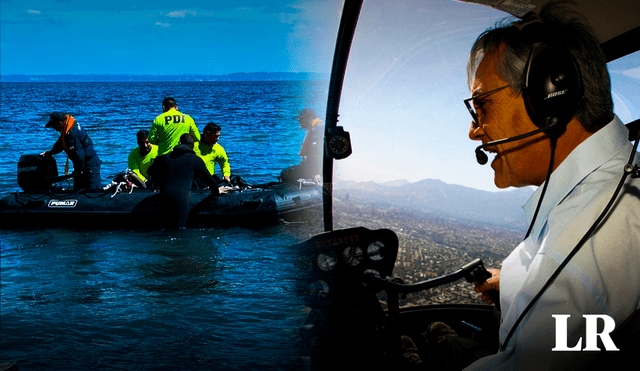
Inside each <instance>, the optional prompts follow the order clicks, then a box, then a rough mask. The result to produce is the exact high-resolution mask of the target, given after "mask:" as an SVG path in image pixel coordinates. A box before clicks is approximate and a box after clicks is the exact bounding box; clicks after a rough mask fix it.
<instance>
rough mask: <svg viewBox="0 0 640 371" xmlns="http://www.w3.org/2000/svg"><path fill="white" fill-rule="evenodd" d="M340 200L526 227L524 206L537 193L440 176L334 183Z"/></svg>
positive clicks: (335, 191) (528, 189)
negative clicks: (460, 182)
mask: <svg viewBox="0 0 640 371" xmlns="http://www.w3.org/2000/svg"><path fill="white" fill-rule="evenodd" d="M334 187H335V189H334V196H335V197H337V198H338V200H340V201H346V202H348V201H354V202H356V201H357V202H359V203H363V202H365V203H369V202H370V203H372V204H374V205H378V206H382V207H395V208H398V209H404V210H409V211H415V212H427V213H431V214H436V215H438V216H441V217H452V218H456V219H465V220H471V221H475V222H480V223H487V224H496V225H502V226H511V227H514V228H518V229H526V227H527V224H526V220H525V215H524V210H523V208H522V207H523V206H524V204H525V203H526V202H527V200H528V199H529V198H530V197H531V195H532V194H533V192H534V191H533V189H531V188H519V189H515V190H511V191H504V192H488V191H481V190H478V189H473V188H468V187H463V186H459V185H455V184H447V183H445V182H443V181H440V180H436V179H424V180H421V181H419V182H415V183H409V182H408V181H406V180H404V181H394V182H389V183H384V184H379V183H374V182H361V183H356V182H343V183H337V184H334Z"/></svg>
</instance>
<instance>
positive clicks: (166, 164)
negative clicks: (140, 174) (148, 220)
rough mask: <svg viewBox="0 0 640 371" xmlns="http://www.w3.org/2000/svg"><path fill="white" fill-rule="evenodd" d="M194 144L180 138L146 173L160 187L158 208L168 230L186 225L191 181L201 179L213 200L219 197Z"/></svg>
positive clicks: (190, 138)
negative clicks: (195, 150) (214, 197)
mask: <svg viewBox="0 0 640 371" xmlns="http://www.w3.org/2000/svg"><path fill="white" fill-rule="evenodd" d="M194 142H195V139H194V137H193V135H191V134H188V133H186V134H182V135H181V136H180V142H179V143H178V145H177V146H175V147H174V148H173V150H172V151H171V152H169V153H168V154H166V155H162V156H158V157H157V158H156V159H155V160H154V162H153V164H151V166H150V167H149V169H148V170H147V173H148V175H149V177H150V178H151V179H152V180H153V181H154V182H155V184H156V185H157V186H159V187H160V200H161V201H160V208H161V212H162V216H163V219H164V220H165V224H166V227H167V228H169V229H174V228H175V229H179V228H184V227H185V225H186V224H187V218H188V217H189V211H190V209H191V207H190V202H189V201H190V197H191V186H192V184H193V180H194V178H196V177H199V178H200V179H202V180H203V181H204V182H205V183H206V184H207V185H208V186H209V189H210V190H211V193H212V194H213V195H214V196H217V195H218V194H220V191H219V189H218V185H217V184H216V182H215V180H214V179H213V178H212V177H211V175H210V174H209V170H207V167H206V166H205V164H204V162H203V161H202V159H201V158H200V157H198V156H197V155H196V154H195V152H194V151H193V144H194Z"/></svg>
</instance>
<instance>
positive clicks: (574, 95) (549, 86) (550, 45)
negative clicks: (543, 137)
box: [514, 19, 583, 137]
mask: <svg viewBox="0 0 640 371" xmlns="http://www.w3.org/2000/svg"><path fill="white" fill-rule="evenodd" d="M514 27H517V28H518V29H520V35H521V37H522V38H523V39H524V40H525V41H526V42H527V43H528V44H529V45H531V52H530V53H529V58H528V59H527V63H526V65H525V67H524V70H523V74H522V97H523V99H524V103H525V107H526V109H527V113H528V114H529V117H530V118H531V121H533V123H534V124H535V125H536V126H538V127H540V128H542V127H548V128H550V127H554V129H553V130H549V131H550V132H547V134H548V135H555V136H556V137H557V136H560V135H561V134H562V133H563V132H564V130H565V129H566V125H567V124H568V123H569V121H570V120H571V118H572V117H573V116H574V115H575V113H576V111H577V110H578V104H579V102H580V99H581V98H582V94H583V88H582V77H581V74H580V69H579V68H578V64H577V62H576V60H575V58H574V57H573V55H572V54H571V53H570V52H569V51H568V50H567V48H565V47H563V46H562V45H561V44H560V43H558V42H557V41H555V40H554V37H553V36H554V35H553V32H552V29H551V28H550V26H548V25H546V24H544V23H543V22H542V21H541V20H540V19H533V20H531V21H528V22H527V21H525V22H524V23H523V24H520V25H515V24H514Z"/></svg>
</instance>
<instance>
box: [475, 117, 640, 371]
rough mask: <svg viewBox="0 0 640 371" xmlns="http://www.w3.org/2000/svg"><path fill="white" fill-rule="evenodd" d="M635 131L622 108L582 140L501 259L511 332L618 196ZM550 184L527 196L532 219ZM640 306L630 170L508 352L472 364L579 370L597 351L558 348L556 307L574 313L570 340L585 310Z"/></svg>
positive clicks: (580, 334) (638, 233) (639, 236)
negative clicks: (528, 226)
mask: <svg viewBox="0 0 640 371" xmlns="http://www.w3.org/2000/svg"><path fill="white" fill-rule="evenodd" d="M628 135H629V132H628V130H627V129H626V127H625V126H624V125H623V124H622V123H621V122H620V120H619V119H618V118H617V117H616V118H614V120H613V121H612V122H611V123H609V124H608V125H606V126H605V127H603V128H602V129H600V130H599V131H597V132H596V133H595V134H593V135H592V136H590V137H589V138H588V139H587V140H585V141H584V142H582V143H581V144H580V145H579V146H578V147H576V148H575V149H574V150H573V151H572V152H571V154H570V155H569V156H568V157H567V158H566V159H565V160H564V161H563V162H562V163H561V164H560V165H559V166H558V167H557V168H556V170H555V171H554V172H553V173H552V175H551V178H550V180H549V186H548V189H547V191H546V194H545V196H544V198H543V200H542V201H543V202H542V205H541V207H540V211H539V213H538V216H537V217H536V221H535V224H534V226H533V229H532V232H531V234H530V236H529V237H528V238H527V239H526V240H524V241H523V242H522V243H520V245H518V247H516V249H515V250H514V251H513V252H512V253H511V254H510V255H509V256H508V257H507V258H506V259H505V260H504V261H503V263H502V270H501V273H500V304H501V307H502V324H501V326H500V333H499V334H500V342H501V343H502V342H504V341H505V338H506V337H507V334H508V333H509V331H510V330H511V328H512V327H513V324H514V323H515V321H516V320H517V318H518V317H519V316H520V314H521V313H522V312H523V310H524V309H525V307H526V306H527V305H528V304H529V302H530V301H531V299H532V298H533V297H535V296H536V294H537V293H538V291H539V290H540V289H541V288H542V286H543V285H544V284H545V283H546V282H547V280H548V279H549V277H550V276H551V275H552V274H553V272H554V271H555V270H556V268H557V267H558V266H559V265H560V264H561V263H562V262H563V260H564V258H565V257H566V256H567V255H568V254H569V253H570V252H571V250H573V248H574V247H575V246H576V245H577V244H578V242H579V241H580V240H581V239H582V237H583V236H584V235H585V233H586V231H587V230H589V228H590V227H591V226H592V224H593V222H594V221H595V220H596V219H597V218H598V216H599V215H600V214H601V212H602V210H604V208H605V207H606V205H607V203H608V202H609V200H610V199H611V197H612V195H613V193H614V191H615V189H616V187H617V185H618V183H619V182H620V179H621V178H622V175H623V169H624V165H625V164H626V163H627V162H628V161H629V156H630V154H631V149H632V145H631V143H630V142H629V141H628V139H627V138H628ZM639 158H640V156H638V154H636V156H635V162H634V163H638V160H639ZM542 188H543V187H542V186H541V187H539V188H538V190H537V191H536V192H535V193H534V194H533V195H532V196H531V199H530V200H529V201H528V202H527V204H526V205H525V213H526V216H527V219H528V221H529V222H530V221H531V219H532V218H533V213H534V211H535V208H536V206H537V204H538V200H539V198H540V193H541V191H542ZM637 308H640V179H632V178H631V177H628V179H627V181H626V183H625V186H624V187H623V188H622V190H621V192H620V195H619V196H618V198H617V201H616V203H615V204H614V206H613V208H612V209H611V211H610V212H609V215H608V217H607V218H606V219H604V221H603V223H602V224H601V226H600V227H599V228H598V229H597V230H596V232H595V234H594V235H593V236H592V237H591V238H589V240H587V242H586V243H585V244H584V246H583V247H582V248H581V250H580V251H579V252H578V253H577V254H576V255H575V256H574V257H573V259H572V260H571V261H570V262H569V264H568V265H567V266H566V267H565V268H564V270H563V271H562V273H561V274H560V275H559V276H558V278H557V279H556V280H555V282H554V283H553V284H552V285H551V286H550V287H549V288H548V289H547V290H546V291H545V293H544V294H543V295H542V297H541V298H540V299H539V300H538V302H537V303H536V304H535V305H534V307H533V308H532V309H531V310H530V312H529V313H528V314H527V316H526V317H525V318H524V320H522V322H521V323H520V324H519V325H518V328H517V330H516V332H515V333H514V335H513V337H512V338H511V340H510V342H509V344H508V346H507V348H506V349H505V351H504V352H499V353H498V354H496V355H493V356H489V357H486V358H483V359H481V360H479V361H477V362H476V363H474V364H473V365H471V366H470V367H469V370H485V369H486V370H503V369H504V370H528V369H531V370H565V369H571V370H577V369H580V368H582V367H583V366H584V365H586V364H588V363H589V362H590V361H591V360H592V359H593V358H594V357H595V356H597V354H598V352H593V351H592V352H584V351H580V352H552V351H551V349H552V348H554V347H555V346H556V323H555V319H554V318H553V317H552V314H569V315H570V316H571V317H570V319H569V320H568V330H567V333H568V336H567V338H568V341H567V346H568V347H573V346H575V345H576V344H577V343H578V341H579V339H580V338H582V346H583V347H584V344H585V339H584V338H585V319H584V318H583V317H582V315H583V314H606V315H608V316H610V317H612V318H613V319H614V320H615V322H616V324H617V325H619V324H620V323H622V322H623V321H624V319H626V318H627V317H628V316H629V315H631V313H632V312H633V311H635V310H636V309H637Z"/></svg>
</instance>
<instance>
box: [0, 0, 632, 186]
mask: <svg viewBox="0 0 640 371" xmlns="http://www.w3.org/2000/svg"><path fill="white" fill-rule="evenodd" d="M341 11H342V1H340V0H293V1H268V0H233V1H218V0H217V1H176V0H174V1H166V0H156V1H135V0H134V1H131V0H127V1H120V0H114V1H108V2H107V1H79V0H77V1H74V0H59V1H53V0H41V1H25V0H2V2H1V5H0V17H1V24H0V27H1V30H2V32H1V49H0V63H1V68H0V72H1V73H2V74H3V75H8V74H154V75H157V74H160V75H161V74H183V73H186V74H189V73H194V74H214V75H218V74H229V73H235V72H262V71H265V72H320V73H327V74H328V73H329V72H330V70H331V63H332V58H333V51H334V48H335V41H336V35H337V31H338V25H339V20H340V13H341ZM505 16H507V14H506V13H503V12H500V11H497V10H495V9H491V8H487V7H484V6H479V5H473V4H467V3H461V2H457V1H452V0H394V1H390V0H378V1H375V0H371V1H369V0H368V1H365V3H364V5H363V8H362V12H361V17H360V20H359V22H358V27H357V32H356V36H355V38H354V43H353V48H352V53H351V56H350V58H349V64H348V68H347V74H346V77H345V85H344V89H343V94H342V98H343V99H342V102H341V104H340V122H339V125H342V126H344V127H345V129H346V130H347V131H349V132H350V133H351V137H352V141H353V149H354V153H353V155H352V156H351V157H349V158H347V159H345V160H341V161H338V162H337V163H336V167H335V172H336V181H340V180H356V181H369V180H373V181H377V182H385V181H391V180H401V179H406V180H409V181H412V182H414V181H418V180H422V179H425V178H435V179H440V180H443V181H445V182H447V183H453V184H460V185H464V186H468V187H473V188H478V189H483V190H488V191H496V190H497V188H496V187H495V186H494V184H493V170H491V168H490V167H489V166H488V165H485V166H480V165H478V164H477V163H476V161H475V155H474V148H475V147H476V146H477V145H478V144H477V143H476V142H472V141H471V140H469V139H468V137H467V133H468V129H469V125H470V116H469V113H468V112H467V110H466V108H465V107H464V105H463V103H462V100H463V99H464V98H467V97H468V96H469V95H470V94H469V91H468V86H467V81H466V70H465V68H466V60H467V56H468V52H469V49H470V47H471V45H472V43H473V41H474V40H475V38H476V37H477V36H478V35H479V34H480V33H481V32H482V31H484V30H485V29H486V28H488V27H490V26H493V25H494V24H495V23H496V21H498V20H500V19H502V18H504V17H505ZM609 69H610V72H611V76H612V81H613V94H614V104H615V107H616V112H617V113H618V114H619V116H620V118H621V119H622V121H623V122H625V123H626V122H629V121H631V120H632V119H637V118H638V117H640V102H639V101H638V99H637V96H638V94H639V93H640V53H635V54H634V55H633V56H631V57H629V58H625V59H624V60H621V61H616V62H614V63H612V64H611V65H610V67H609ZM313 108H315V109H316V110H317V111H318V112H319V113H321V112H324V110H325V107H324V106H322V105H321V106H318V107H313ZM321 115H323V114H322V113H321Z"/></svg>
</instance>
